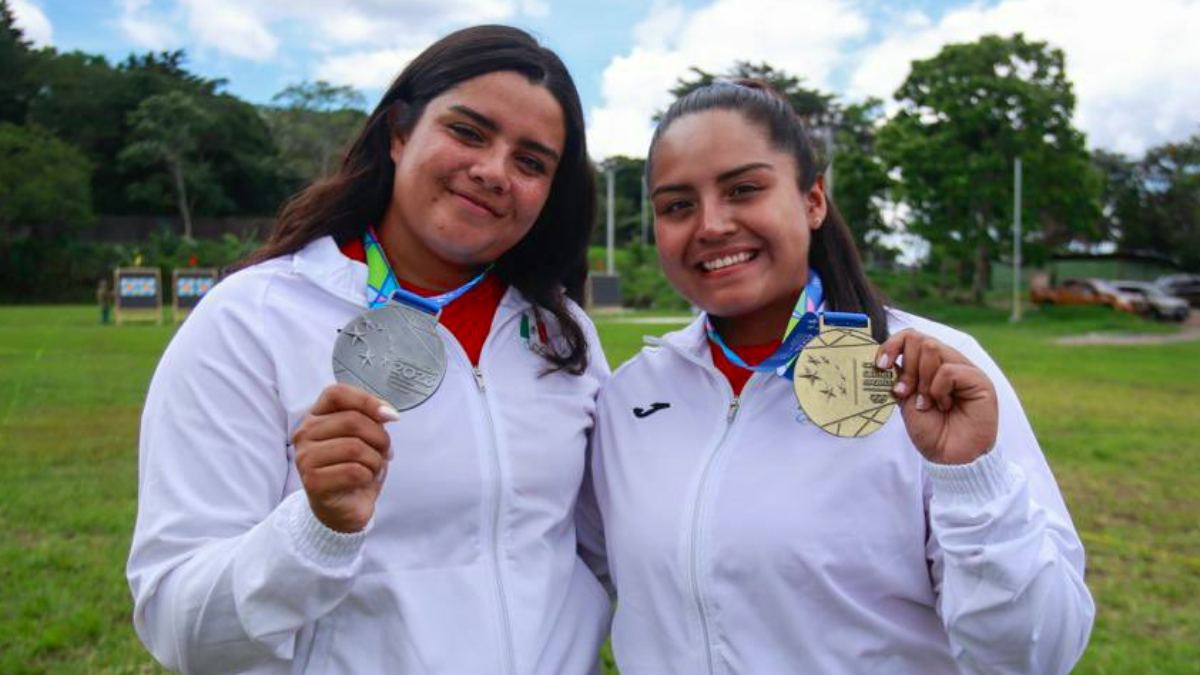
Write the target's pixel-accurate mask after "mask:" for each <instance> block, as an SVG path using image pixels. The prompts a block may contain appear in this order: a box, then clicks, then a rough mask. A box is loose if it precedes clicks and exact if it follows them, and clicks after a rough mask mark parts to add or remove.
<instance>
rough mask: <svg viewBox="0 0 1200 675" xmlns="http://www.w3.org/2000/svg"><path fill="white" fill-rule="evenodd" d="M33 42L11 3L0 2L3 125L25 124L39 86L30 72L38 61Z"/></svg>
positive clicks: (0, 112)
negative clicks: (27, 112) (13, 10)
mask: <svg viewBox="0 0 1200 675" xmlns="http://www.w3.org/2000/svg"><path fill="white" fill-rule="evenodd" d="M36 54H37V53H36V52H35V51H34V50H33V43H31V42H30V41H29V40H27V39H25V34H24V32H23V31H22V30H21V29H20V27H18V26H17V22H16V17H14V16H13V13H12V8H11V7H9V5H8V0H0V73H3V74H4V75H3V76H2V77H0V122H12V123H14V124H22V123H24V122H25V111H26V109H27V108H28V106H29V99H30V98H31V97H32V96H33V93H34V91H35V89H36V85H35V84H34V82H33V80H32V79H31V78H30V77H29V71H30V70H31V69H32V68H33V65H34V62H35V60H36Z"/></svg>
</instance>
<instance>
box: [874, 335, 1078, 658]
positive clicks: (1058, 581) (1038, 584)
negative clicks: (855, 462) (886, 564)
mask: <svg viewBox="0 0 1200 675" xmlns="http://www.w3.org/2000/svg"><path fill="white" fill-rule="evenodd" d="M898 335H901V334H898ZM889 342H891V340H889ZM934 342H936V341H934ZM937 346H938V347H940V348H944V349H949V348H947V347H945V345H941V344H940V343H938V345H937ZM960 347H961V349H962V351H963V352H964V353H963V354H959V353H958V352H956V351H954V350H949V352H950V353H943V354H944V358H942V359H941V360H940V361H938V363H937V364H935V366H936V367H935V366H931V365H930V364H929V363H928V362H927V359H928V358H929V357H930V355H931V354H932V355H934V356H936V355H937V352H936V350H935V349H930V348H925V349H920V350H919V351H918V352H912V351H909V350H907V349H906V350H904V354H905V361H906V363H905V367H904V370H905V371H907V372H908V374H909V375H912V376H914V377H915V378H916V381H912V382H911V385H910V388H909V392H908V393H909V395H908V396H907V397H906V398H905V399H904V402H903V403H902V410H903V412H904V416H905V423H906V425H908V426H909V427H910V436H912V437H913V440H914V444H915V445H917V446H918V448H919V449H920V450H921V451H922V453H923V454H924V455H925V457H926V460H925V469H926V474H927V476H928V481H927V490H928V495H927V497H928V498H929V505H928V510H929V521H930V536H929V541H928V542H927V552H928V556H929V560H930V563H931V576H932V579H933V583H934V588H935V591H936V592H937V597H938V601H937V602H938V613H939V615H940V616H941V618H942V622H943V623H944V625H945V626H946V631H947V633H948V635H949V638H950V645H951V650H952V652H953V654H954V657H955V659H956V660H958V662H959V663H960V664H962V665H963V666H964V668H966V670H967V671H968V672H977V673H1038V674H1042V673H1067V672H1069V671H1070V670H1071V668H1072V667H1073V666H1074V665H1075V663H1076V661H1077V660H1078V659H1079V657H1080V655H1081V654H1082V653H1083V650H1084V648H1085V647H1086V645H1087V640H1088V635H1089V633H1090V631H1091V625H1092V620H1093V618H1094V615H1095V607H1094V605H1093V603H1092V598H1091V595H1090V593H1089V592H1088V590H1087V587H1086V586H1085V585H1084V582H1083V563H1084V560H1083V546H1082V544H1081V542H1080V540H1079V537H1078V535H1077V534H1076V533H1075V530H1074V527H1073V526H1072V524H1071V520H1070V516H1069V515H1068V513H1067V510H1066V506H1065V504H1064V503H1063V500H1062V496H1061V495H1060V494H1059V491H1058V487H1057V485H1056V484H1055V482H1054V478H1053V476H1052V475H1051V473H1050V469H1049V467H1048V466H1047V465H1046V462H1045V458H1044V457H1043V456H1042V452H1041V449H1040V448H1039V446H1038V443H1037V439H1036V438H1034V435H1033V430H1032V428H1031V427H1030V425H1029V422H1028V420H1027V419H1026V418H1025V414H1024V412H1023V411H1022V409H1021V405H1020V401H1019V400H1018V399H1017V396H1016V393H1015V392H1014V391H1013V389H1012V387H1011V385H1009V383H1008V381H1007V380H1006V379H1005V378H1004V376H1003V374H1002V373H1001V372H1000V370H999V368H998V367H997V366H996V364H995V363H994V362H993V361H992V360H991V359H990V358H989V357H988V356H987V354H986V353H985V352H984V351H983V349H981V348H980V347H979V345H978V344H976V343H975V342H974V341H973V340H969V341H967V342H966V343H964V344H962V345H960ZM910 355H915V358H910ZM959 359H961V361H959ZM918 362H919V363H920V364H921V365H917V364H918ZM951 364H953V365H959V366H963V368H961V369H957V370H956V369H953V368H952V369H950V371H949V372H950V374H951V375H953V377H952V378H951V379H952V380H956V381H957V382H956V383H949V384H948V383H945V382H942V383H941V384H942V386H938V379H937V375H936V371H937V370H939V369H940V368H941V367H942V366H944V365H951ZM926 369H928V370H926ZM922 372H924V373H926V374H928V375H929V377H928V378H926V377H925V376H923V375H922V374H921V373H922ZM972 378H975V382H974V383H972ZM943 379H944V378H943ZM901 380H904V377H903V376H902V378H901ZM921 380H928V381H927V383H926V384H922V382H921ZM976 385H981V386H984V387H985V389H986V390H987V391H988V392H991V394H990V396H991V397H992V398H991V399H990V400H991V401H994V402H993V403H991V405H992V406H993V409H994V410H995V411H996V421H995V426H994V427H993V431H992V432H991V433H990V435H986V434H985V436H986V438H985V440H987V441H990V442H988V443H986V444H985V445H984V446H983V447H982V448H978V447H974V446H973V445H972V443H973V441H972V437H971V436H969V435H961V434H960V435H957V436H956V435H955V434H954V433H953V429H952V426H953V425H951V424H946V425H945V426H944V427H942V433H941V434H936V435H937V436H938V437H939V438H941V439H942V440H948V441H950V443H949V446H953V447H949V446H943V447H942V448H940V449H938V448H935V447H931V446H930V445H929V443H928V441H927V440H926V439H922V438H921V429H923V428H925V427H927V426H928V422H929V419H930V418H931V417H938V416H942V417H949V416H951V415H953V414H955V411H956V410H957V409H958V408H960V407H964V403H963V402H962V401H961V400H957V399H956V397H958V396H960V395H962V396H963V398H966V399H968V401H967V404H966V406H965V407H969V406H970V405H973V404H971V403H970V401H969V399H970V398H971V397H972V396H973V395H974V394H973V393H972V392H971V389H970V388H971V387H973V386H976ZM922 392H923V393H925V395H926V397H927V402H926V403H925V409H924V410H920V409H918V404H917V401H916V397H915V394H916V393H922ZM947 392H950V393H949V394H948V395H949V398H950V399H956V400H947V399H946V398H945V395H946V394H947ZM976 393H980V392H976ZM985 399H987V396H981V399H980V400H985ZM985 417H986V416H985V415H984V416H980V415H978V414H977V415H975V417H974V418H973V419H972V422H973V426H974V427H975V429H974V431H975V432H976V433H978V431H979V428H980V427H985V428H986V427H987V426H988V425H987V422H986V420H985V419H984V418H985ZM931 435H933V434H931ZM918 441H922V443H921V444H918ZM934 445H936V444H934ZM989 448H991V449H990V451H989ZM955 460H958V461H955Z"/></svg>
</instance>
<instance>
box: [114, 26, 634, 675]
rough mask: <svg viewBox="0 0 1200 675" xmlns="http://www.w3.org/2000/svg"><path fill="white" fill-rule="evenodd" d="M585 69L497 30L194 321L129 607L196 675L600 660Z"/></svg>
mask: <svg viewBox="0 0 1200 675" xmlns="http://www.w3.org/2000/svg"><path fill="white" fill-rule="evenodd" d="M593 195H594V187H593V175H592V169H591V166H590V164H589V160H588V157H587V150H586V144H585V141H584V126H583V115H582V111H581V107H580V103H579V97H578V94H577V92H576V89H575V86H574V83H573V82H572V80H571V77H570V75H569V74H568V73H567V71H566V68H565V67H564V66H563V64H562V62H561V61H560V60H559V58H558V57H557V56H556V55H555V54H554V53H553V52H551V51H550V50H548V49H546V48H544V47H542V46H540V45H539V44H538V43H537V42H536V41H535V40H534V39H533V38H532V37H530V36H529V35H528V34H526V33H524V32H522V31H520V30H517V29H513V28H507V27H501V26H482V27H476V28H471V29H466V30H462V31H459V32H457V33H454V34H452V35H449V36H447V37H445V38H443V39H442V40H439V41H438V42H437V43H435V44H433V45H432V46H430V47H429V48H428V49H426V50H425V51H424V52H423V53H422V54H420V55H419V56H417V57H416V59H414V60H413V61H412V62H411V63H410V64H409V65H408V66H407V67H406V68H405V69H404V71H403V72H402V73H401V74H400V75H399V76H398V77H397V79H396V80H395V82H393V83H392V85H391V87H389V89H388V90H387V93H386V94H385V95H384V97H383V100H382V101H380V103H379V105H378V106H377V107H376V108H375V110H374V111H373V112H372V114H371V115H370V118H369V119H368V120H367V123H366V125H365V127H364V129H363V130H362V132H361V133H360V135H359V136H358V138H357V139H356V140H355V141H354V143H353V145H352V146H351V148H350V149H349V151H348V153H347V155H346V158H345V161H344V162H343V164H342V166H341V168H340V169H339V171H338V172H337V173H336V174H335V175H334V176H332V177H330V178H328V179H324V180H321V181H319V182H317V183H315V184H314V185H312V186H310V187H309V188H307V189H306V190H304V191H303V192H302V193H300V194H299V195H297V196H296V197H295V198H293V199H292V200H291V201H290V202H288V203H287V204H286V206H285V207H284V209H283V211H282V213H281V215H280V217H279V221H278V224H277V227H276V229H275V231H274V233H273V234H272V235H271V237H270V239H269V240H268V241H267V242H266V244H265V245H264V246H263V248H262V249H261V250H259V251H258V252H256V253H255V254H254V255H252V256H251V257H250V259H249V260H247V261H244V263H243V264H241V265H240V266H239V267H240V269H239V270H238V271H237V272H236V273H234V274H232V275H231V276H229V277H228V278H226V279H225V280H224V281H222V282H221V283H220V284H218V285H217V286H216V288H214V290H213V291H212V292H211V293H210V294H209V295H208V296H207V297H206V298H205V299H204V301H203V302H202V303H201V304H200V305H199V307H197V309H196V310H195V311H194V312H193V313H192V314H191V316H190V317H189V318H188V321H187V323H186V324H185V325H184V326H183V327H182V328H181V330H180V332H179V333H178V335H176V337H175V339H174V340H173V341H172V343H171V345H170V346H169V347H168V349H167V351H166V353H165V354H164V355H163V358H162V361H161V363H160V364H159V367H158V370H157V371H156V373H155V376H154V379H153V381H152V383H151V386H150V391H149V394H148V396H147V400H146V407H145V410H144V413H143V420H142V434H141V441H140V443H141V445H140V465H139V503H138V521H137V529H136V532H135V534H134V541H133V548H132V551H131V554H130V559H129V565H128V576H129V581H130V585H131V587H132V590H133V594H134V598H135V603H136V606H135V611H134V624H135V626H136V628H137V631H138V634H139V636H140V637H141V638H142V641H143V642H144V643H145V644H146V646H147V647H148V648H149V649H150V651H151V652H152V653H153V654H154V655H155V657H156V658H158V660H159V661H161V662H162V663H163V664H164V665H166V666H168V667H170V668H174V669H178V670H181V671H186V672H203V673H213V672H235V671H236V672H263V673H267V672H270V673H275V672H354V673H363V672H396V673H409V672H412V673H418V672H419V673H426V672H439V673H484V672H486V673H510V674H512V675H516V674H518V673H522V674H523V673H572V672H589V671H591V670H592V669H593V668H594V667H595V665H596V662H597V652H598V649H599V646H600V643H601V642H602V640H603V637H604V634H605V632H606V630H607V626H608V620H609V616H610V603H609V600H608V596H607V594H606V593H605V591H604V590H603V588H602V587H601V586H600V584H599V582H598V581H597V579H596V578H595V576H594V575H593V574H592V573H591V572H590V571H589V570H588V569H587V567H586V566H585V565H584V564H583V562H582V561H581V559H580V558H579V557H578V555H577V553H576V537H575V527H574V521H573V517H574V516H573V513H574V507H575V501H576V493H577V491H578V489H579V486H580V481H581V477H582V475H583V472H584V465H585V459H584V458H585V453H586V446H587V436H588V433H589V430H590V428H591V426H592V416H593V413H594V400H595V394H596V392H597V390H598V388H599V386H600V383H601V382H602V380H603V379H605V378H606V377H607V366H606V364H605V362H604V357H603V354H602V353H601V351H600V348H599V343H598V341H597V340H596V336H595V332H594V329H593V328H592V326H591V324H590V322H589V321H588V319H587V318H586V316H585V315H584V314H583V313H582V312H581V311H580V310H579V308H578V306H577V305H576V304H575V302H574V301H577V300H578V299H579V297H580V292H581V288H582V283H583V278H584V274H585V273H586V264H585V253H586V246H587V241H588V238H589V232H590V228H591V223H592V219H593V209H594V203H593V200H594V197H593Z"/></svg>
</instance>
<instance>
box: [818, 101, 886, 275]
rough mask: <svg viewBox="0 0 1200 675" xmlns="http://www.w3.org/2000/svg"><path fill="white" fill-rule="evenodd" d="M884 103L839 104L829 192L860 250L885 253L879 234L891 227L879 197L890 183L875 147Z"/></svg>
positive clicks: (884, 193)
mask: <svg viewBox="0 0 1200 675" xmlns="http://www.w3.org/2000/svg"><path fill="white" fill-rule="evenodd" d="M882 106H883V103H882V101H880V100H878V99H874V98H871V99H867V100H866V101H864V102H862V103H855V104H852V105H848V106H846V107H845V108H842V109H841V110H840V111H839V114H838V123H837V131H836V133H835V136H834V139H835V140H834V153H835V165H834V168H835V172H834V173H833V179H832V181H831V185H830V186H829V187H830V192H831V193H832V194H833V195H834V197H835V200H834V201H835V203H836V204H837V207H838V209H839V210H840V211H841V212H842V217H843V219H845V221H846V224H847V225H848V226H849V227H850V232H851V233H852V234H853V235H854V241H855V243H857V244H858V248H859V250H862V251H873V252H875V253H876V254H881V255H884V256H887V255H888V254H889V253H890V252H889V251H888V250H887V248H886V246H884V244H883V243H881V242H880V241H879V236H880V235H882V234H885V233H887V232H889V231H890V230H891V227H890V225H889V224H888V223H886V222H884V219H883V214H882V213H880V200H881V199H882V198H883V196H884V195H886V194H887V191H888V188H889V187H890V186H891V179H889V178H888V169H887V166H886V165H885V164H884V162H883V160H882V159H880V157H879V154H878V153H877V152H876V150H875V135H876V128H877V127H878V123H879V120H880V119H881V118H882V116H883V108H882Z"/></svg>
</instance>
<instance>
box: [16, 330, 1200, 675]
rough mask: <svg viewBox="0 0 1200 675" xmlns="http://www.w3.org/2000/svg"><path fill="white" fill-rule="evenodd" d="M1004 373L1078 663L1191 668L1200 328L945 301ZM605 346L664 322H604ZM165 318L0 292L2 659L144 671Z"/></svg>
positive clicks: (621, 352) (1198, 626)
mask: <svg viewBox="0 0 1200 675" xmlns="http://www.w3.org/2000/svg"><path fill="white" fill-rule="evenodd" d="M934 314H935V315H937V316H938V317H939V318H942V319H943V320H946V321H948V322H950V323H952V324H953V325H956V326H958V327H960V328H963V329H965V330H967V331H968V332H970V333H972V334H974V335H975V336H976V337H977V338H979V340H980V341H981V342H982V343H983V344H984V346H985V347H987V348H988V350H989V351H990V352H991V353H992V355H993V356H994V357H995V358H996V359H997V361H999V363H1000V364H1001V366H1002V367H1003V368H1004V369H1005V371H1006V372H1007V373H1008V375H1009V377H1010V379H1011V380H1012V381H1013V383H1014V385H1015V386H1016V388H1017V391H1018V392H1019V393H1020V395H1021V398H1022V400H1023V401H1024V403H1025V408H1026V410H1027V412H1028V413H1029V416H1030V417H1031V419H1032V420H1033V424H1034V427H1035V429H1036V430H1037V432H1038V436H1039V438H1040V440H1041V442H1042V447H1043V448H1044V450H1045V452H1046V454H1047V456H1048V457H1049V459H1050V463H1051V465H1052V466H1053V468H1054V471H1055V474H1056V475H1057V476H1058V480H1059V483H1060V484H1061V486H1062V489H1063V492H1064V493H1065V495H1066V498H1067V502H1068V504H1069V506H1070V508H1071V511H1072V514H1073V517H1074V519H1075V524H1076V526H1077V527H1078V528H1079V530H1080V532H1081V534H1082V536H1083V539H1084V542H1085V544H1086V545H1087V550H1088V584H1089V585H1090V587H1091V588H1092V591H1093V593H1094V594H1095V596H1096V600H1097V604H1098V606H1099V615H1098V619H1097V622H1096V628H1095V631H1094V632H1093V635H1092V642H1091V646H1090V647H1089V649H1088V652H1087V654H1086V656H1085V657H1084V660H1083V663H1082V664H1081V665H1080V666H1079V668H1078V669H1077V671H1076V672H1079V673H1114V674H1117V673H1120V674H1125V673H1139V674H1140V673H1196V672H1200V605H1198V604H1197V601H1196V599H1197V597H1200V527H1198V525H1197V516H1196V514H1197V513H1200V482H1198V481H1197V476H1200V380H1198V379H1197V378H1196V377H1195V376H1194V375H1192V373H1194V372H1195V369H1196V366H1195V364H1196V363H1200V342H1189V343H1177V344H1169V345H1159V346H1125V347H1104V346H1087V347H1079V346H1076V347H1063V346H1055V345H1054V344H1053V342H1052V339H1053V338H1054V337H1057V336H1061V335H1068V334H1076V333H1084V332H1089V331H1095V330H1119V331H1146V330H1151V331H1153V330H1164V329H1163V328H1162V327H1158V326H1152V325H1150V324H1145V323H1142V322H1139V321H1138V320H1136V319H1133V318H1131V317H1120V316H1115V315H1112V314H1108V313H1104V312H1099V311H1091V312H1088V311H1080V312H1070V313H1067V312H1064V311H1062V310H1059V311H1058V312H1056V313H1054V315H1053V316H1045V315H1037V314H1035V315H1034V316H1031V317H1030V318H1029V320H1027V321H1026V322H1024V323H1022V324H1020V325H1017V326H1012V325H1009V324H1008V323H1007V322H1006V321H1005V320H1004V317H1003V315H1002V313H1000V312H995V311H989V310H947V309H945V308H943V309H941V310H936V311H935V312H934ZM598 324H599V326H600V333H601V336H602V338H603V339H604V342H605V346H606V351H607V353H608V358H609V361H610V363H612V364H613V365H614V366H615V365H617V364H619V363H621V362H622V361H624V360H625V359H627V358H629V356H630V355H632V354H633V353H634V352H635V351H636V350H637V349H638V348H639V346H640V343H641V339H640V338H641V335H642V334H643V333H647V332H664V331H665V330H667V329H669V328H670V327H669V326H662V325H638V324H629V323H622V322H621V319H620V317H612V318H609V317H603V318H601V319H600V320H599V321H598ZM170 334H171V328H169V327H155V326H129V327H122V328H119V329H118V328H113V327H101V326H98V325H96V311H95V310H94V309H93V308H86V307H3V308H0V575H2V577H0V580H2V581H0V589H3V590H2V591H0V672H2V673H26V672H52V673H103V672H107V673H131V672H155V670H156V667H155V666H154V664H153V662H152V661H151V660H150V658H149V657H148V656H147V654H146V653H145V652H144V651H143V650H142V648H141V646H140V644H139V643H138V641H137V638H136V637H135V635H134V633H133V629H132V627H131V625H130V618H129V617H130V605H131V603H130V598H129V592H128V589H127V586H126V584H125V578H124V573H123V566H124V560H125V555H126V552H127V547H128V544H129V537H130V531H131V528H132V523H133V514H134V508H135V503H134V501H135V477H136V469H137V457H136V454H137V451H136V448H137V442H136V439H137V425H138V414H139V410H140V406H141V401H142V397H143V395H144V392H145V388H146V384H147V382H148V380H149V377H150V374H151V372H152V370H153V368H154V365H155V362H156V360H157V358H158V354H159V353H160V352H161V350H162V348H163V346H164V345H165V344H166V342H167V340H168V339H169V337H170Z"/></svg>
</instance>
